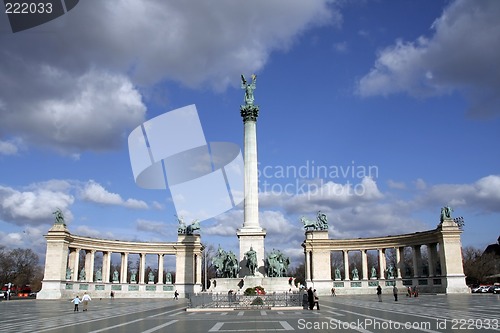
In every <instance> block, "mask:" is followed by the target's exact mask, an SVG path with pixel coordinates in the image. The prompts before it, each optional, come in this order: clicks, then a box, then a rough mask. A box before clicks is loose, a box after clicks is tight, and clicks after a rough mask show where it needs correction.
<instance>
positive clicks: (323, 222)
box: [316, 211, 328, 230]
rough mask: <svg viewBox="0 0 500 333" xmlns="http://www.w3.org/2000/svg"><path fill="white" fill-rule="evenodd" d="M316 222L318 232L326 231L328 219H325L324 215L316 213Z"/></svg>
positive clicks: (319, 212)
mask: <svg viewBox="0 0 500 333" xmlns="http://www.w3.org/2000/svg"><path fill="white" fill-rule="evenodd" d="M316 220H317V221H318V228H319V229H320V230H327V229H328V218H327V217H326V214H325V213H322V212H321V211H318V215H317V217H316Z"/></svg>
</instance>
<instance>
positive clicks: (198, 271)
mask: <svg viewBox="0 0 500 333" xmlns="http://www.w3.org/2000/svg"><path fill="white" fill-rule="evenodd" d="M201 260H202V256H201V255H200V254H196V281H195V283H196V284H200V285H201V282H202V281H201V270H202V268H203V265H202V261H201Z"/></svg>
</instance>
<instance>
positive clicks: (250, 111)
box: [240, 105, 259, 123]
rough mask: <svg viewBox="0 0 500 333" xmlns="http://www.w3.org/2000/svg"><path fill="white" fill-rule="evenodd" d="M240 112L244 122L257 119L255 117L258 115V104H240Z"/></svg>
mask: <svg viewBox="0 0 500 333" xmlns="http://www.w3.org/2000/svg"><path fill="white" fill-rule="evenodd" d="M240 112H241V117H242V118H243V122H244V123H246V122H247V121H257V117H258V116H259V106H258V105H241V106H240Z"/></svg>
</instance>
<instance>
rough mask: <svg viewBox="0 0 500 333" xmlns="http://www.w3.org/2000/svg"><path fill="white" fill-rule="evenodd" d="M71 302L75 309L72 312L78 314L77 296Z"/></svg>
mask: <svg viewBox="0 0 500 333" xmlns="http://www.w3.org/2000/svg"><path fill="white" fill-rule="evenodd" d="M71 302H72V303H73V304H75V309H74V310H73V312H78V304H80V298H79V297H78V295H76V297H75V298H73V299H72V300H71Z"/></svg>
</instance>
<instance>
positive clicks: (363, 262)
mask: <svg viewBox="0 0 500 333" xmlns="http://www.w3.org/2000/svg"><path fill="white" fill-rule="evenodd" d="M361 267H362V269H361V270H362V272H363V279H364V280H369V279H370V277H369V276H368V259H367V257H366V250H361Z"/></svg>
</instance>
